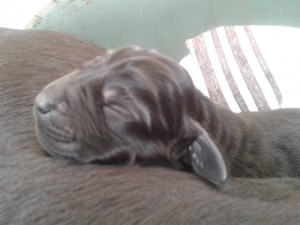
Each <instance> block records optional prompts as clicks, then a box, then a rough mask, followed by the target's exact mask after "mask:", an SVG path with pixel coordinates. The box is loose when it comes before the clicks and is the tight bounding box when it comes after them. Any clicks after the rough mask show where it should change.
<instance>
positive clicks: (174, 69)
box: [65, 47, 190, 88]
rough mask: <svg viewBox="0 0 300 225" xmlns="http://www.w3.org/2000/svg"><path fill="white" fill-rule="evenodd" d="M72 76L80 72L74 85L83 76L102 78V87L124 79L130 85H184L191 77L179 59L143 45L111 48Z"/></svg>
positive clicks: (93, 81)
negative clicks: (174, 59)
mask: <svg viewBox="0 0 300 225" xmlns="http://www.w3.org/2000/svg"><path fill="white" fill-rule="evenodd" d="M71 76H78V78H77V79H74V78H72V81H71V82H72V83H73V85H74V84H76V83H80V84H82V83H84V82H82V81H83V80H85V81H86V82H89V83H91V84H97V85H99V82H100V81H101V87H103V86H107V85H108V86H110V85H112V86H113V85H114V84H117V83H119V84H121V83H122V84H124V85H126V86H128V87H135V88H138V87H144V88H145V87H147V88H155V87H154V86H159V87H163V86H164V85H165V84H166V83H169V84H170V83H172V82H174V85H177V84H178V85H181V84H180V83H185V82H187V81H188V82H189V81H190V78H189V76H188V75H187V73H185V71H184V69H183V68H182V67H180V66H179V65H178V64H177V63H176V62H175V61H173V60H172V59H170V58H168V57H165V56H162V55H160V54H159V53H157V52H156V51H154V50H144V49H141V48H139V47H125V48H122V49H119V50H116V51H108V52H107V54H106V55H105V56H104V57H101V58H100V57H99V58H96V59H94V60H92V61H90V62H88V63H86V64H85V66H84V67H83V68H81V69H79V70H77V71H75V72H74V73H72V74H71V75H70V77H71ZM68 77H69V76H66V78H65V79H68ZM102 85H103V86H102ZM98 87H99V86H98Z"/></svg>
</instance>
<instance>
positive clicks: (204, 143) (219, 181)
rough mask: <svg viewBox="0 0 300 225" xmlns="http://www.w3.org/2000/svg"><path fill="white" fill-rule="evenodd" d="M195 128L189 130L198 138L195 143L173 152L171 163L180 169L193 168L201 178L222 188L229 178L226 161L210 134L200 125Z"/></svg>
mask: <svg viewBox="0 0 300 225" xmlns="http://www.w3.org/2000/svg"><path fill="white" fill-rule="evenodd" d="M194 125H195V123H194ZM194 127H195V128H196V129H189V131H192V133H193V134H191V136H193V137H196V138H193V140H194V141H193V142H191V143H190V144H189V145H188V146H186V145H185V146H181V147H179V148H177V150H176V151H173V152H171V155H170V156H171V161H172V163H173V165H174V166H175V167H176V168H178V169H184V168H186V167H188V168H191V169H192V171H193V172H194V173H195V174H197V175H199V176H200V177H202V178H204V179H206V180H207V181H209V182H211V183H213V184H215V185H217V186H222V185H223V184H225V182H226V181H227V178H228V174H227V167H226V164H225V160H224V158H223V156H222V154H221V152H220V150H219V148H218V147H217V146H216V144H215V143H214V142H213V140H212V139H211V138H210V137H209V134H208V133H207V132H206V131H205V130H204V129H203V128H201V127H200V125H199V124H197V125H196V126H194ZM188 136H189V135H188Z"/></svg>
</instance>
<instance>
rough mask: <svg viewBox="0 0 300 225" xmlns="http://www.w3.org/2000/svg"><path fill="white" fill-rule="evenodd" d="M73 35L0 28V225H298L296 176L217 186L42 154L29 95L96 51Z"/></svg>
mask: <svg viewBox="0 0 300 225" xmlns="http://www.w3.org/2000/svg"><path fill="white" fill-rule="evenodd" d="M103 52H104V51H103V49H101V48H99V47H98V46H95V45H93V44H91V43H86V42H83V41H80V40H78V39H77V38H74V37H70V36H66V35H62V34H57V33H53V32H41V31H18V30H8V29H1V28H0V62H1V63H0V118H1V119H0V224H14V225H19V224H20V225H24V224H35V225H45V224H62V225H69V224H72V225H82V224H90V225H99V224H114V225H124V224H142V225H145V224H146V225H153V224H157V225H158V224H165V225H174V224H176V225H183V224H191V225H198V224H218V225H228V224H249V225H250V224H251V225H252V224H274V225H282V224H298V223H299V221H300V207H299V202H300V188H299V187H300V186H299V185H300V181H299V179H296V178H279V179H244V178H232V179H230V181H229V182H228V183H227V185H226V186H225V187H224V188H223V189H218V190H216V189H215V188H212V187H211V186H210V185H207V184H206V183H204V182H200V181H199V179H198V178H197V177H196V176H195V175H193V174H190V173H185V172H180V171H176V170H173V169H164V168H144V167H118V166H99V165H91V164H80V163H73V162H72V161H65V160H56V159H53V158H51V157H46V156H45V154H44V151H42V148H41V146H40V144H39V143H38V141H37V139H36V135H35V132H34V126H33V125H34V121H33V118H32V103H33V101H32V99H33V98H34V96H35V95H37V94H38V92H39V91H40V90H41V89H42V88H43V86H45V85H46V84H47V83H49V82H51V81H53V80H54V79H57V78H59V77H61V76H62V75H64V74H66V73H68V72H70V71H72V70H73V69H74V68H76V67H77V66H78V65H81V64H83V63H84V62H85V61H87V60H90V59H92V58H94V57H96V56H97V55H102V54H103Z"/></svg>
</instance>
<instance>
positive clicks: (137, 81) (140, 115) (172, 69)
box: [34, 47, 300, 185]
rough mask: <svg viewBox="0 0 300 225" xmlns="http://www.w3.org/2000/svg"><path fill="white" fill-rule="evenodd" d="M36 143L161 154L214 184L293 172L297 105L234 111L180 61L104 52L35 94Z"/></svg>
mask: <svg viewBox="0 0 300 225" xmlns="http://www.w3.org/2000/svg"><path fill="white" fill-rule="evenodd" d="M34 114H35V118H36V130H37V134H38V137H39V140H40V143H41V144H42V146H43V147H44V149H45V150H46V151H47V152H48V153H50V154H51V155H53V156H57V157H67V158H72V159H75V160H78V161H82V162H92V161H100V162H102V163H114V162H118V163H119V162H122V161H123V163H124V162H125V163H129V164H134V163H139V162H142V163H141V164H152V163H157V162H162V161H164V162H165V161H169V162H172V164H173V165H174V166H175V167H177V168H180V169H192V170H193V171H194V172H195V173H196V174H198V175H200V176H202V177H204V178H205V179H207V180H209V181H211V182H213V183H215V184H217V185H221V184H223V183H224V182H225V181H226V180H227V177H228V173H230V174H231V175H233V176H241V177H282V176H299V175H300V169H299V165H300V158H299V156H298V155H300V154H299V152H300V150H299V147H298V146H299V144H298V142H299V139H300V132H299V122H300V113H299V110H297V109H285V110H278V111H270V112H256V113H241V114H235V113H233V112H231V111H229V110H227V109H223V108H219V107H217V106H215V105H214V104H212V103H211V102H210V101H209V99H208V98H207V97H205V96H204V95H203V94H202V93H201V92H200V91H199V90H197V89H196V88H195V87H194V85H193V83H192V81H191V79H190V77H189V76H188V74H187V73H186V71H185V70H184V69H183V68H182V67H180V66H179V65H178V64H177V63H175V62H174V61H172V60H171V59H169V58H167V57H164V56H162V55H160V54H158V53H156V52H154V51H148V50H142V49H139V48H134V47H127V48H123V49H120V50H117V51H111V52H109V53H108V54H107V55H106V57H104V59H102V58H101V59H95V60H93V61H92V62H90V63H89V64H87V65H86V66H85V67H83V68H81V69H80V70H77V71H75V72H73V73H71V74H69V75H67V76H65V77H63V78H61V79H58V80H56V81H54V82H52V83H50V84H49V85H47V86H46V87H45V88H44V90H43V91H42V92H41V93H40V94H39V95H38V96H37V97H36V100H35V107H34Z"/></svg>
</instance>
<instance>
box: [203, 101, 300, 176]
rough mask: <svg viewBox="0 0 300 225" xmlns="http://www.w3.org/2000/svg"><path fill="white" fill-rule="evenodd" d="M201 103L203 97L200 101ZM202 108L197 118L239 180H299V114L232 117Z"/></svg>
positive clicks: (226, 112)
mask: <svg viewBox="0 0 300 225" xmlns="http://www.w3.org/2000/svg"><path fill="white" fill-rule="evenodd" d="M199 98H201V99H203V98H205V97H204V96H201V97H199ZM199 102H207V104H206V105H205V103H203V104H201V109H202V111H203V109H204V108H206V110H205V111H206V113H205V114H202V116H200V117H199V118H198V121H199V122H200V123H201V124H202V125H203V127H204V128H205V130H206V131H207V132H208V133H209V134H210V136H211V137H212V139H213V140H214V142H215V143H217V144H218V147H219V149H220V150H221V151H222V153H223V155H224V156H225V158H227V160H228V165H230V174H231V175H232V176H238V177H282V176H292V177H294V176H300V154H299V153H300V147H299V144H300V143H299V140H300V110H299V109H280V110H272V111H264V112H248V113H238V114H235V113H232V112H231V111H229V110H227V109H224V108H219V107H217V106H215V105H212V104H211V103H210V102H209V101H203V100H200V101H199Z"/></svg>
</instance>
